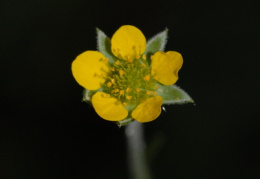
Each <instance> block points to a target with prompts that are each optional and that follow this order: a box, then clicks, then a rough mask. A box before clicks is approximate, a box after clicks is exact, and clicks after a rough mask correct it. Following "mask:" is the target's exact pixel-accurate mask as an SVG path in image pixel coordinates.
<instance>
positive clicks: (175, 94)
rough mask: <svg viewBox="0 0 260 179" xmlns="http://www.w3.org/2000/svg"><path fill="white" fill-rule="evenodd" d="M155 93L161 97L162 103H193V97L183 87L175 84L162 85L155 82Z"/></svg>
mask: <svg viewBox="0 0 260 179" xmlns="http://www.w3.org/2000/svg"><path fill="white" fill-rule="evenodd" d="M157 86H159V88H158V89H157V91H156V92H157V94H158V95H159V96H161V97H162V98H163V104H185V103H194V101H193V99H192V98H191V97H190V96H189V95H188V93H186V92H185V91H184V90H183V89H181V88H180V87H178V86H176V85H171V86H164V85H161V84H157Z"/></svg>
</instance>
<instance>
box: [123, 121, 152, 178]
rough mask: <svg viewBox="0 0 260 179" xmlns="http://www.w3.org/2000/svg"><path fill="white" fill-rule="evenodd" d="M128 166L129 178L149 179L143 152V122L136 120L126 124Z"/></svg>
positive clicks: (149, 175)
mask: <svg viewBox="0 0 260 179" xmlns="http://www.w3.org/2000/svg"><path fill="white" fill-rule="evenodd" d="M125 134H126V138H127V150H128V151H127V154H128V166H129V171H130V178H131V179H151V178H152V177H151V174H150V171H149V167H148V164H147V159H146V153H145V142H144V135H143V124H142V123H139V122H137V121H134V122H131V123H130V124H128V125H126V130H125Z"/></svg>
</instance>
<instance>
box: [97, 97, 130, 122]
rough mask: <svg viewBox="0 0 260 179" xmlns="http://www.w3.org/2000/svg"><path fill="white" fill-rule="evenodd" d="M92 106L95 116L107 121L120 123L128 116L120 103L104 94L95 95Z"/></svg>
mask: <svg viewBox="0 0 260 179" xmlns="http://www.w3.org/2000/svg"><path fill="white" fill-rule="evenodd" d="M92 104H93V107H94V109H95V111H96V112H97V114H98V115H99V116H100V117H102V118H103V119H106V120H108V121H120V120H122V119H125V118H126V117H127V115H128V111H127V110H126V108H124V106H123V105H122V103H121V102H120V101H118V100H117V99H116V98H113V97H110V95H109V94H106V93H104V92H97V93H95V94H94V95H93V97H92Z"/></svg>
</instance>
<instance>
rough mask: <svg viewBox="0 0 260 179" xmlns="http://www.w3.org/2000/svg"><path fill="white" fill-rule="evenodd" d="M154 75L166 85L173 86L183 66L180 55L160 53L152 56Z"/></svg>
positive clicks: (176, 53) (172, 52) (170, 52)
mask: <svg viewBox="0 0 260 179" xmlns="http://www.w3.org/2000/svg"><path fill="white" fill-rule="evenodd" d="M151 59H152V63H151V68H152V75H154V78H155V79H156V80H157V81H159V82H160V83H162V84H164V85H173V84H174V83H175V82H176V81H177V80H178V72H179V70H180V69H181V66H182V64H183V59H182V56H181V54H180V53H178V52H175V51H169V52H167V53H164V52H161V51H158V52H156V53H155V54H154V55H153V56H152V58H151Z"/></svg>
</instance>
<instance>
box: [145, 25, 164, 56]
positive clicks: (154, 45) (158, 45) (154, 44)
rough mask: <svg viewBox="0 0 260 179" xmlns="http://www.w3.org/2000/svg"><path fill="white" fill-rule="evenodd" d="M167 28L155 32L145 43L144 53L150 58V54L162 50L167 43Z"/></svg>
mask: <svg viewBox="0 0 260 179" xmlns="http://www.w3.org/2000/svg"><path fill="white" fill-rule="evenodd" d="M167 36H168V29H167V28H166V29H165V30H164V31H162V32H160V33H158V34H156V35H155V36H153V37H152V38H151V39H149V40H148V41H147V43H146V50H145V54H146V56H147V57H148V58H149V59H150V56H151V55H152V54H154V53H155V52H157V51H164V48H165V45H166V43H167Z"/></svg>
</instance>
